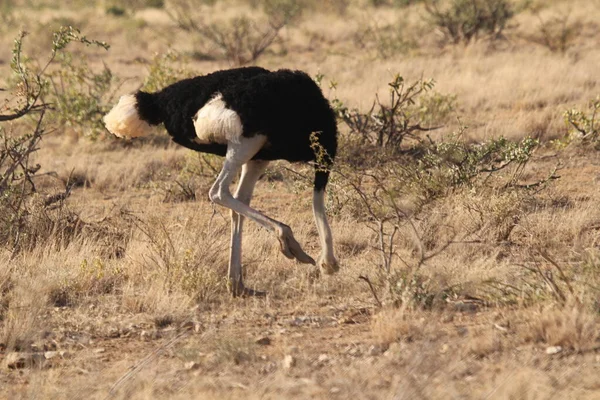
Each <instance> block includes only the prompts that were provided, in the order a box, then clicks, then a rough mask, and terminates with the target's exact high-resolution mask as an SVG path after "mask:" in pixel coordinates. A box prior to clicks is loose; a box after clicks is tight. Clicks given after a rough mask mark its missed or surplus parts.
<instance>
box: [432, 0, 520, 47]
mask: <svg viewBox="0 0 600 400" xmlns="http://www.w3.org/2000/svg"><path fill="white" fill-rule="evenodd" d="M449 3H450V4H448V5H447V6H445V7H440V1H439V0H430V1H427V2H426V3H425V9H426V11H427V14H428V16H427V17H428V20H429V23H430V24H432V25H433V26H435V27H437V28H439V29H440V31H441V32H442V33H443V34H444V36H445V37H446V39H448V40H449V41H451V42H452V43H454V44H457V43H461V42H463V43H468V42H470V41H471V40H477V39H478V38H479V37H480V36H481V35H482V34H486V35H487V36H488V37H491V38H493V39H498V38H500V37H501V36H502V32H503V31H504V28H505V27H506V24H507V23H508V21H509V20H510V19H511V18H512V17H513V16H514V13H515V11H514V9H513V6H512V5H511V3H510V2H509V1H508V0H451V1H449Z"/></svg>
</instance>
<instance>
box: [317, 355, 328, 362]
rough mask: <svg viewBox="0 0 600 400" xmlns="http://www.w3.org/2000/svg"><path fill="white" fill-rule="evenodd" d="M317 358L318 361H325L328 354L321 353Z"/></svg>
mask: <svg viewBox="0 0 600 400" xmlns="http://www.w3.org/2000/svg"><path fill="white" fill-rule="evenodd" d="M318 360H319V362H320V363H324V362H327V361H329V356H328V355H327V354H321V355H319V358H318Z"/></svg>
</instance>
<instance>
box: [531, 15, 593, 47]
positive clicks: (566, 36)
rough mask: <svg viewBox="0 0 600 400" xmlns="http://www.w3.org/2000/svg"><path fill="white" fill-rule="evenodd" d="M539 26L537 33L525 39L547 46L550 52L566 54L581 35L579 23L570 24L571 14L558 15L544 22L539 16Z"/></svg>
mask: <svg viewBox="0 0 600 400" xmlns="http://www.w3.org/2000/svg"><path fill="white" fill-rule="evenodd" d="M538 19H539V26H538V30H537V32H536V33H534V34H531V35H528V36H526V37H525V39H527V40H529V41H530V42H533V43H536V44H539V45H542V46H545V47H546V48H548V50H550V51H552V52H557V53H565V52H566V51H567V50H568V49H569V47H571V45H572V44H573V42H574V40H575V39H576V38H577V36H578V35H579V32H580V30H581V25H580V23H579V22H578V21H574V22H570V21H569V14H566V15H556V16H554V17H551V18H548V19H546V20H543V19H542V18H541V17H540V16H539V15H538Z"/></svg>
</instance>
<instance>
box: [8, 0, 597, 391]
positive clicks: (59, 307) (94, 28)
mask: <svg viewBox="0 0 600 400" xmlns="http://www.w3.org/2000/svg"><path fill="white" fill-rule="evenodd" d="M315 4H316V3H315ZM315 4H313V3H311V6H310V7H309V8H308V9H307V10H306V12H305V14H304V15H303V18H302V19H301V20H300V21H299V22H297V23H295V24H292V25H290V26H288V27H287V28H286V29H285V30H284V31H283V32H282V37H283V43H282V44H281V45H280V47H277V48H276V49H275V48H274V49H275V50H276V51H271V52H269V51H267V52H266V53H265V54H264V55H263V56H262V57H261V58H260V59H259V63H260V64H261V65H263V66H265V67H268V68H283V67H289V68H297V69H304V70H306V71H308V72H309V73H310V74H312V75H316V74H317V73H323V74H324V75H325V79H324V80H323V88H324V92H325V93H326V95H327V96H329V97H330V98H334V97H338V98H340V99H342V100H343V101H344V102H345V103H346V104H348V105H349V106H353V107H354V106H356V107H359V108H364V107H366V106H369V105H370V104H371V101H372V99H373V97H374V95H375V93H379V94H380V95H382V98H385V97H386V96H384V94H385V91H386V90H387V89H386V84H387V82H389V81H390V80H391V78H392V77H393V75H394V74H395V73H401V74H402V75H403V76H405V77H406V78H407V80H412V79H416V78H419V77H421V76H423V77H432V78H434V79H435V80H436V90H437V91H438V92H440V93H442V94H448V95H456V96H457V107H456V110H455V111H454V112H453V113H452V114H451V115H450V116H449V117H448V119H447V121H449V122H448V123H447V125H446V126H445V127H444V128H442V129H440V130H439V131H435V132H433V133H432V137H433V138H434V139H439V138H441V137H443V136H445V135H447V134H449V133H450V132H452V131H455V130H456V129H457V126H458V123H455V122H454V121H455V117H456V116H460V118H461V120H462V122H463V123H465V124H466V125H468V126H469V129H468V131H467V133H466V136H467V140H470V141H473V142H479V141H483V140H486V139H489V138H492V137H497V136H500V135H504V136H506V137H508V138H512V139H520V138H523V137H525V136H528V135H531V136H534V137H537V138H539V139H541V141H542V147H541V148H540V149H539V150H538V151H537V152H536V153H535V155H534V157H533V158H532V159H531V160H530V162H529V163H528V165H527V167H526V169H525V172H524V174H523V176H522V179H521V181H519V183H530V182H535V181H537V180H540V179H543V178H545V177H547V175H548V173H549V172H550V171H552V170H553V168H554V167H555V166H556V165H559V169H558V171H557V175H559V176H560V179H557V180H553V181H551V182H549V184H548V185H547V186H546V187H544V188H541V187H540V188H535V189H534V190H528V191H526V190H512V189H508V188H504V187H502V186H501V185H499V184H497V185H494V184H489V185H480V186H476V187H474V188H458V189H455V190H451V191H448V193H447V194H446V195H444V196H441V197H440V198H438V199H436V200H434V201H431V202H430V203H428V204H427V205H426V206H425V207H423V208H422V209H418V208H417V207H416V206H415V205H414V203H415V200H414V199H413V198H410V196H407V198H406V199H400V201H399V203H400V204H401V205H402V207H404V208H405V210H406V211H407V212H409V213H411V221H412V222H413V225H410V224H406V223H404V224H402V225H401V226H400V231H399V234H398V235H397V236H395V239H394V241H393V242H392V244H393V246H394V251H395V255H394V258H393V269H392V272H393V273H392V274H385V273H383V272H382V270H381V267H380V265H381V253H380V251H379V250H377V245H378V242H377V234H376V232H373V231H372V230H371V229H369V226H372V225H369V221H367V220H365V219H364V218H362V217H361V215H362V214H361V213H360V212H358V211H359V210H358V211H357V209H356V204H358V203H357V202H356V201H354V202H353V201H352V196H356V193H353V192H352V191H351V190H348V188H347V187H344V186H343V179H341V178H340V177H339V176H337V177H336V176H334V179H333V180H334V184H333V185H332V186H331V188H332V189H334V190H337V191H339V196H338V200H340V201H341V203H339V204H335V206H334V207H332V209H331V211H332V213H333V214H334V215H332V221H331V222H332V228H333V231H334V233H335V245H336V250H337V254H338V258H339V259H340V261H341V267H342V268H341V272H340V274H338V275H335V276H331V277H328V276H321V277H318V276H317V275H318V274H315V271H313V270H312V269H311V268H310V267H307V266H304V265H297V264H295V263H293V262H291V261H289V260H288V259H286V258H285V257H284V256H283V255H281V254H280V253H279V249H278V245H277V243H276V241H275V240H274V238H273V237H272V236H271V235H270V234H269V232H266V231H265V230H264V229H262V228H260V227H258V226H257V225H255V224H252V223H247V224H246V225H245V235H244V243H243V246H244V263H245V264H244V266H245V280H246V282H247V283H248V284H249V285H251V286H256V288H258V289H261V290H267V291H268V292H269V296H268V297H267V298H265V299H232V298H231V297H230V296H229V294H228V293H227V290H226V282H225V279H224V277H225V274H226V269H227V259H228V245H229V243H228V242H229V213H228V212H227V211H226V210H224V209H222V208H219V207H214V206H212V205H211V204H210V203H209V202H208V201H207V195H206V193H207V191H208V188H209V187H210V185H211V183H212V180H213V179H214V176H215V171H214V169H215V168H216V169H218V168H219V160H218V158H211V159H209V160H208V163H207V161H205V160H201V159H199V158H198V156H196V155H194V154H191V153H190V152H188V151H187V150H185V149H183V148H179V147H176V146H175V145H172V144H169V143H168V142H167V141H166V140H162V139H161V138H160V136H157V138H155V139H154V140H153V141H148V142H144V143H140V142H135V143H129V144H122V143H115V142H114V141H113V140H112V139H108V138H100V139H99V140H98V141H96V142H92V141H89V140H88V139H80V138H78V137H76V136H75V135H74V133H73V132H68V131H66V132H63V131H60V130H59V131H57V132H55V133H53V134H51V135H50V136H48V137H47V138H45V139H44V142H43V143H42V146H41V150H40V151H39V152H38V153H36V156H35V160H34V161H35V162H36V163H39V164H41V165H42V170H41V171H40V172H41V173H47V175H43V176H41V177H39V178H37V181H36V185H37V188H38V190H39V192H40V194H39V196H43V195H45V194H55V193H59V192H61V191H64V188H65V185H66V184H67V182H68V181H70V182H75V185H74V187H73V190H72V192H71V195H70V197H69V198H68V199H67V201H66V203H65V205H64V206H63V208H62V209H61V210H64V212H65V213H66V212H67V211H68V212H69V213H70V214H69V215H72V216H76V218H77V221H78V223H77V227H76V228H77V229H71V230H70V231H69V232H71V234H69V235H67V234H64V232H66V228H65V227H68V226H67V225H66V224H65V220H64V219H62V217H63V216H64V215H66V214H60V213H58V214H57V213H52V214H49V216H50V217H51V218H52V221H53V222H52V224H50V223H49V222H48V221H49V220H48V219H35V220H34V221H38V222H39V221H42V223H39V225H33V226H32V230H31V232H32V234H33V236H35V235H38V236H39V237H43V238H44V240H38V241H35V240H33V241H31V243H33V245H32V246H31V247H29V248H26V249H24V250H23V251H20V252H13V249H11V248H7V249H0V361H1V362H0V368H2V372H1V373H0V398H11V399H25V398H53V399H62V398H65V399H67V398H82V397H85V398H105V397H106V396H107V395H109V394H110V396H112V398H122V399H148V398H173V399H179V398H181V399H188V398H201V399H211V398H215V399H223V398H225V399H227V398H231V399H234V398H240V397H244V398H248V399H254V398H257V399H258V398H260V399H278V398H332V399H337V398H357V399H372V398H398V399H447V398H465V399H481V398H489V399H550V398H565V399H567V398H573V399H595V398H597V397H598V393H599V392H600V386H599V385H598V380H597V376H598V368H600V364H599V361H598V360H599V359H598V357H599V354H598V349H599V347H600V336H599V335H598V332H599V329H598V328H599V309H600V300H599V299H600V297H599V296H600V294H599V288H600V274H599V273H598V270H599V269H598V267H599V265H600V252H599V250H598V246H599V240H600V236H599V235H600V230H599V229H598V226H599V222H600V214H599V212H598V209H597V204H598V201H599V200H600V197H599V195H598V190H597V183H598V182H597V180H598V179H597V177H598V176H599V175H600V167H599V166H600V160H599V158H598V155H597V153H596V150H593V149H591V148H583V147H577V145H576V144H574V145H572V146H570V147H567V148H566V149H564V148H560V147H555V146H553V144H552V143H551V142H550V140H552V139H555V138H561V137H563V136H564V134H565V133H566V129H567V128H566V125H565V124H564V121H563V112H564V111H565V110H566V109H568V108H572V107H583V106H584V105H585V103H586V102H587V100H588V99H590V98H593V97H595V96H596V95H597V94H598V90H599V86H598V84H597V82H596V80H595V77H596V76H597V66H598V65H599V64H600V50H598V49H599V47H598V29H599V28H598V25H597V20H598V16H599V15H600V14H599V13H600V9H599V5H598V2H597V1H595V2H587V1H579V0H578V1H573V2H566V1H553V2H544V4H545V7H541V8H540V9H539V10H537V11H536V12H537V13H538V14H537V15H536V13H534V12H532V11H524V12H522V13H520V14H518V15H517V16H516V17H515V20H514V21H513V22H514V24H513V25H514V26H512V27H510V28H509V29H507V30H506V40H503V41H499V42H494V41H489V40H486V39H483V40H480V41H477V42H475V43H472V44H470V45H468V46H463V45H459V46H444V45H443V43H442V42H441V39H440V36H439V35H438V34H437V33H436V32H435V30H433V29H431V28H430V27H428V26H427V24H426V23H425V22H424V21H423V19H422V15H423V13H424V11H423V8H422V5H418V4H417V5H413V6H409V7H408V8H394V7H377V8H376V7H373V6H372V5H371V4H370V3H369V4H366V3H360V2H348V4H349V5H348V6H347V7H345V4H346V2H343V1H330V2H327V4H326V5H324V6H323V7H324V8H323V9H320V8H319V7H318V6H317V5H315ZM540 4H541V3H540ZM215 7H216V8H215V9H213V11H217V10H218V11H219V12H220V16H219V18H224V19H227V18H229V17H230V16H234V15H238V14H239V13H241V12H246V11H247V10H248V7H249V6H248V4H247V3H246V2H243V1H234V0H231V1H227V2H225V1H224V2H217V5H216V6H215ZM70 8H71V9H70V10H67V9H66V8H65V7H52V8H50V7H38V6H32V5H31V4H30V2H27V4H23V5H22V7H19V8H13V10H12V13H13V14H12V15H13V17H14V19H15V20H16V21H19V24H18V25H17V24H16V23H14V24H6V25H5V26H2V27H0V30H1V32H2V38H0V69H2V70H3V71H8V63H9V60H10V56H11V55H10V40H11V38H12V37H13V36H14V34H15V33H16V31H17V29H18V27H19V26H24V27H25V28H27V29H28V30H29V31H30V32H31V36H30V38H28V39H30V40H29V41H28V42H27V43H29V44H30V45H31V46H30V47H28V49H30V50H29V53H30V54H31V55H34V56H37V55H40V56H41V57H44V56H45V54H46V53H45V51H47V48H48V44H49V39H48V35H47V32H48V29H49V27H51V26H53V24H59V23H63V22H71V23H73V24H74V25H78V26H81V27H82V28H83V31H84V33H85V34H86V35H88V36H89V37H94V38H98V39H101V40H105V41H107V42H109V43H110V44H111V45H112V47H111V50H110V51H109V52H108V53H99V52H95V51H94V50H93V49H83V50H82V49H76V50H75V51H76V52H77V54H78V55H83V54H85V55H86V56H87V58H88V60H89V61H90V63H91V64H92V65H93V66H98V67H99V66H101V64H102V63H103V62H104V63H106V64H107V65H108V66H109V67H110V68H111V69H112V71H113V73H114V74H116V75H118V76H119V77H120V78H123V79H127V80H126V81H125V82H124V83H123V86H122V87H121V88H120V89H118V94H121V93H123V92H126V91H128V90H133V89H135V88H137V87H139V85H141V84H142V83H143V80H144V78H145V76H146V75H147V74H148V66H149V63H150V62H151V61H152V59H153V55H154V52H160V53H163V52H165V51H167V50H168V49H170V48H173V49H174V50H175V51H178V52H180V53H181V54H182V55H183V56H184V60H185V62H186V67H187V68H189V69H191V70H193V71H195V72H196V73H206V72H209V71H212V70H214V69H217V68H223V67H227V66H228V61H227V60H223V59H216V60H199V59H197V58H194V57H193V54H194V51H195V50H198V43H195V41H194V40H193V39H189V38H187V36H186V34H185V33H183V32H180V31H179V30H178V29H177V28H176V27H175V26H173V23H172V22H171V20H170V19H169V18H168V16H167V15H166V13H165V12H164V10H161V9H142V10H138V11H136V12H134V13H132V14H130V15H128V16H125V17H116V16H113V15H107V14H106V12H105V9H104V8H103V7H100V6H90V5H88V4H87V3H86V4H84V3H81V4H80V2H73V3H72V4H71V7H70ZM340 9H344V12H343V14H342V13H341V12H340ZM565 10H567V12H568V13H569V21H572V22H573V23H576V24H578V26H579V27H580V29H579V30H578V35H577V36H575V37H574V38H573V39H572V40H571V41H570V42H569V47H568V48H567V49H566V51H565V52H564V53H561V52H553V51H551V50H550V49H548V48H546V47H545V46H544V45H540V44H537V43H536V41H535V40H532V39H531V38H532V36H531V35H537V34H539V23H540V22H539V21H540V19H539V18H541V19H542V20H549V19H550V18H552V16H554V15H559V14H560V15H563V14H564V13H565ZM252 12H253V13H256V12H257V10H255V9H254V10H253V11H252ZM207 15H208V14H207ZM538 15H539V18H538ZM398 22H400V23H402V24H403V25H402V26H403V27H404V28H403V29H402V30H401V31H399V32H403V34H405V35H407V37H406V39H407V40H408V41H412V42H414V47H410V48H409V49H406V50H399V49H400V47H399V48H398V49H397V50H394V51H392V52H391V54H388V53H385V52H383V53H382V51H381V48H380V47H378V46H382V45H385V43H383V44H382V43H380V42H377V37H378V36H377V35H375V36H365V32H366V29H367V28H372V29H374V28H376V29H384V28H385V27H386V26H388V25H393V24H397V23H398ZM385 29H387V28H385ZM382 32H383V31H382ZM359 39H360V40H359ZM388 50H389V49H388ZM386 54H387V55H386ZM330 80H331V81H334V82H335V83H336V84H337V89H332V88H330V87H329V81H330ZM340 127H341V129H342V131H343V132H342V133H343V134H344V133H345V128H344V127H343V126H341V125H340ZM14 129H24V128H23V126H21V125H18V124H15V126H14ZM345 143H346V142H345ZM283 166H286V167H287V166H288V165H287V164H283V163H282V164H275V165H273V166H272V167H271V168H270V171H269V173H268V175H267V176H266V177H265V178H263V179H262V180H261V181H260V182H259V184H258V186H257V190H256V198H255V199H254V200H253V204H254V205H255V206H256V207H257V208H258V209H260V210H262V211H264V212H265V213H267V214H268V215H270V216H272V217H274V218H276V219H279V220H282V221H284V222H285V223H287V224H289V225H290V226H291V227H292V228H293V229H294V233H295V234H296V236H297V238H298V239H299V241H300V242H301V243H303V245H304V246H305V248H306V250H307V251H308V253H310V254H311V255H313V256H315V255H317V254H318V252H319V251H320V249H319V245H318V236H317V231H316V228H315V226H314V222H313V220H312V218H313V217H312V215H311V211H310V199H311V194H310V187H309V186H307V184H306V182H305V181H304V180H303V179H301V178H300V177H298V176H297V175H296V174H293V173H290V172H289V171H287V170H286V169H284V168H283ZM290 168H293V169H294V170H296V171H299V172H300V173H302V174H309V175H310V172H309V171H310V169H307V168H304V167H301V166H291V167H290ZM493 179H494V178H491V180H492V181H493ZM176 182H180V183H183V184H186V185H188V186H185V187H186V188H187V189H189V190H188V191H187V192H186V191H181V192H179V190H181V186H179V185H178V184H177V183H176ZM187 189H186V190H187ZM194 197H195V200H192V199H193V198H194ZM40 198H41V197H38V198H37V199H38V201H39V199H40ZM348 199H350V200H348ZM345 200H348V203H343V201H345ZM354 200H356V199H354ZM353 207H354V208H353ZM36 215H41V214H36ZM63 228H64V229H63ZM61 229H62V230H61ZM61 232H63V233H61ZM57 233H60V234H57ZM420 249H424V250H425V253H426V254H431V255H434V256H432V257H431V258H427V259H426V260H420V259H419V257H420ZM359 276H364V277H368V279H369V281H370V282H371V283H372V284H373V285H374V286H373V289H374V290H375V293H377V294H378V299H377V300H376V299H375V298H374V296H373V292H372V291H371V289H370V288H369V286H368V284H367V282H366V281H365V280H364V279H359ZM378 300H379V301H380V302H382V303H383V307H379V304H378ZM264 338H268V339H269V341H270V344H264V343H265V340H263V341H259V339H264ZM261 343H262V344H261ZM551 346H560V347H561V350H560V351H559V352H558V353H556V354H546V349H547V348H548V347H551ZM46 351H58V352H59V354H58V355H51V356H49V358H48V359H46V360H45V361H43V362H42V363H41V364H40V365H38V366H37V367H31V368H23V369H12V368H9V365H8V358H9V355H10V353H14V352H17V353H19V354H21V355H27V354H38V355H39V354H43V353H44V352H46ZM60 352H64V353H60ZM286 356H291V357H292V359H293V362H292V363H291V365H288V366H286V364H285V363H284V360H285V359H286ZM288 359H289V358H288ZM115 383H118V384H117V385H115ZM113 385H115V386H113ZM111 388H112V392H111Z"/></svg>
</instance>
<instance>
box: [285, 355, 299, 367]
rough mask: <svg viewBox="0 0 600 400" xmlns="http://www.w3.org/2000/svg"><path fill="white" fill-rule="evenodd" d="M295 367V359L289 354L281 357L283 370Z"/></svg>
mask: <svg viewBox="0 0 600 400" xmlns="http://www.w3.org/2000/svg"><path fill="white" fill-rule="evenodd" d="M295 365H296V359H295V358H294V357H293V356H292V355H291V354H288V355H287V356H285V357H283V368H284V369H291V368H292V367H293V366H295Z"/></svg>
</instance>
